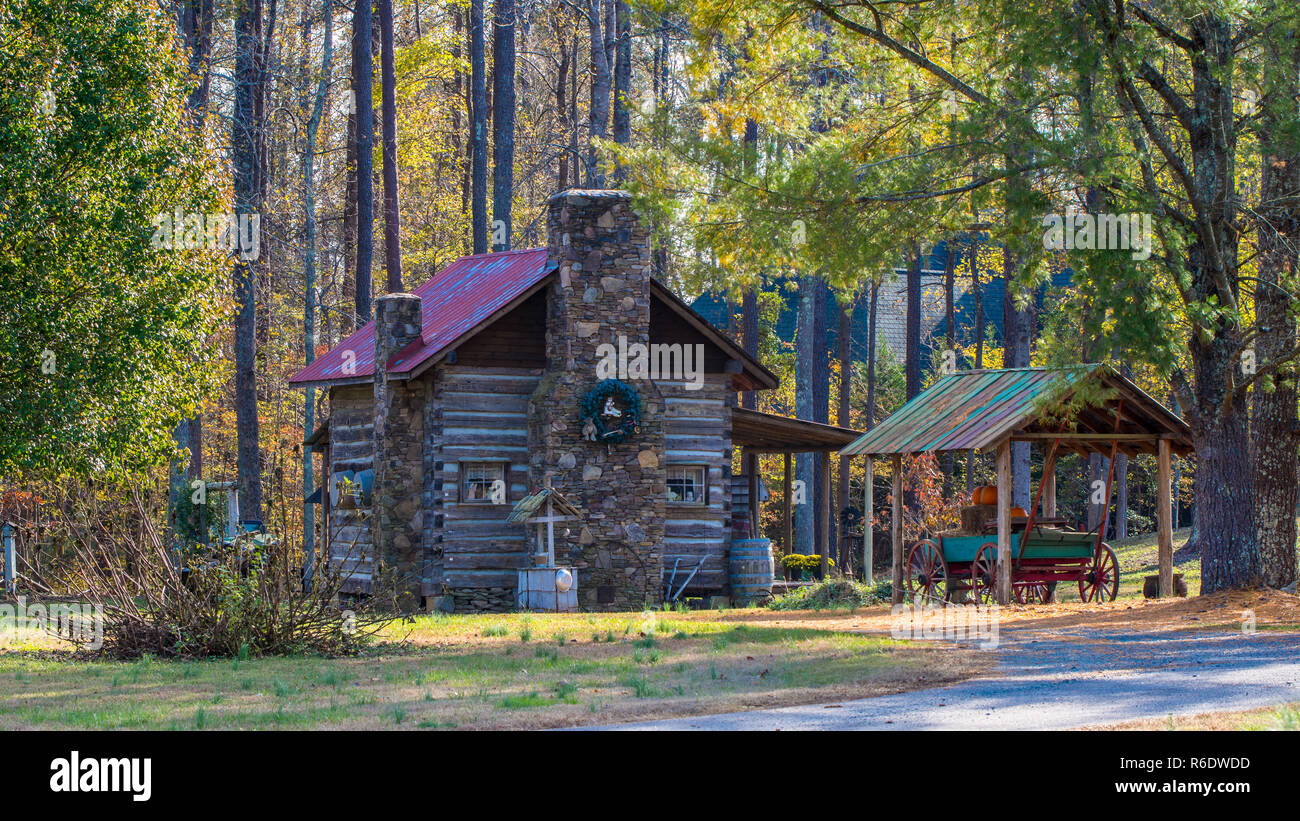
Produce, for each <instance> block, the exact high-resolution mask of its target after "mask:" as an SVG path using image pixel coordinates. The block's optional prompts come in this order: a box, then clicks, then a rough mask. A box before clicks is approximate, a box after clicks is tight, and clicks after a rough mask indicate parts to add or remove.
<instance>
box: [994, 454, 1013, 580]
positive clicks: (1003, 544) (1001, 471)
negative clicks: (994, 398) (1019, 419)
mask: <svg viewBox="0 0 1300 821" xmlns="http://www.w3.org/2000/svg"><path fill="white" fill-rule="evenodd" d="M997 462H998V585H997V599H998V604H1009V603H1010V602H1011V439H1010V438H1007V439H1003V440H1002V441H1001V442H999V443H998V450H997Z"/></svg>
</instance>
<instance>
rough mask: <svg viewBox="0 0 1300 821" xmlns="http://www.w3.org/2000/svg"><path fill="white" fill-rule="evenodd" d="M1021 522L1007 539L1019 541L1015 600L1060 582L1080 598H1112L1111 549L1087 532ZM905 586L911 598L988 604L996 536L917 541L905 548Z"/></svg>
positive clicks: (1115, 584)
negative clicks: (1074, 587)
mask: <svg viewBox="0 0 1300 821" xmlns="http://www.w3.org/2000/svg"><path fill="white" fill-rule="evenodd" d="M1025 524H1027V522H1024V523H1022V524H1021V525H1020V529H1019V530H1018V531H1015V530H1014V528H1015V525H1014V523H1013V541H1015V542H1017V543H1022V547H1021V549H1020V550H1019V551H1018V552H1014V551H1013V552H1014V555H1013V557H1012V561H1011V593H1012V597H1013V598H1014V599H1015V600H1016V601H1017V602H1019V603H1020V604H1031V603H1042V602H1046V601H1049V600H1051V599H1052V597H1053V594H1054V592H1055V590H1056V586H1057V585H1058V584H1060V583H1061V582H1066V583H1069V582H1075V583H1077V584H1078V585H1079V598H1081V599H1082V600H1083V601H1086V602H1092V601H1114V600H1115V596H1116V595H1117V594H1118V592H1119V561H1118V560H1117V559H1116V558H1115V551H1114V550H1111V548H1110V546H1109V545H1107V544H1106V543H1104V542H1098V541H1097V539H1096V536H1094V534H1092V533H1076V532H1071V531H1068V530H1061V529H1058V528H1050V527H1042V526H1035V527H1033V528H1029V529H1028V530H1026V527H1025ZM1026 532H1028V533H1029V537H1028V538H1027V539H1026V538H1025V533H1026ZM905 573H906V585H907V591H908V592H909V593H910V594H911V596H912V600H913V601H924V602H936V603H937V602H940V601H953V600H955V599H959V598H962V597H963V595H964V597H965V598H967V599H968V600H972V601H974V602H976V603H980V604H988V603H990V602H992V601H993V600H994V599H995V598H996V591H997V578H998V543H997V537H996V535H995V536H993V538H992V539H990V538H989V536H987V535H974V536H967V535H939V536H936V537H935V538H933V539H922V540H921V541H919V542H917V543H916V544H915V545H913V546H912V548H911V550H910V551H908V557H907V568H906V570H905Z"/></svg>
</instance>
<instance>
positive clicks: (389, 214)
mask: <svg viewBox="0 0 1300 821" xmlns="http://www.w3.org/2000/svg"><path fill="white" fill-rule="evenodd" d="M379 39H380V56H379V62H380V72H381V78H380V83H381V85H382V86H383V88H382V91H381V96H382V98H383V101H382V103H381V107H382V112H381V116H382V120H383V132H384V134H383V140H384V148H383V152H384V271H385V273H386V274H387V279H388V282H387V285H388V292H389V293H400V292H401V291H402V212H401V209H400V208H399V207H398V200H397V65H396V59H397V58H396V55H394V53H393V46H394V44H393V0H379Z"/></svg>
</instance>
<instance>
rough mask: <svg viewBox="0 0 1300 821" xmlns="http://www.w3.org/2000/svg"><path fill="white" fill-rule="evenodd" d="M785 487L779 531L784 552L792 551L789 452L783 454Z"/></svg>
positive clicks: (792, 532)
mask: <svg viewBox="0 0 1300 821" xmlns="http://www.w3.org/2000/svg"><path fill="white" fill-rule="evenodd" d="M782 486H783V487H784V488H785V511H784V518H783V519H782V520H781V525H782V527H781V531H782V533H783V534H784V535H785V552H786V553H790V552H793V551H794V515H793V514H792V513H791V507H790V493H791V492H792V490H791V487H790V454H789V453H786V455H785V481H784V482H783V483H782Z"/></svg>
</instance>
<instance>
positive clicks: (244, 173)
mask: <svg viewBox="0 0 1300 821" xmlns="http://www.w3.org/2000/svg"><path fill="white" fill-rule="evenodd" d="M261 39H262V2H261V0H247V3H246V4H245V5H243V6H241V7H240V14H239V17H238V18H236V20H235V109H234V119H233V121H232V124H231V141H232V143H233V145H232V154H233V158H234V191H235V211H236V213H238V214H239V215H240V216H241V218H251V217H252V216H255V215H257V214H258V213H259V212H260V211H261V204H262V203H261V191H262V190H263V187H262V175H263V173H264V170H265V169H264V167H263V165H262V163H263V160H264V159H265V157H264V155H263V154H262V153H261V151H260V150H259V149H260V145H261V139H262V137H261V132H262V128H263V122H262V121H261V119H260V117H259V116H258V112H259V110H260V108H261V107H260V105H259V104H258V98H259V97H260V96H261V94H262V89H263V84H264V79H265V77H264V74H263V72H262V43H261ZM256 265H257V262H256V260H254V259H246V258H244V257H243V256H241V255H237V256H236V258H235V263H234V288H235V309H236V313H235V431H236V433H235V435H236V440H237V444H236V451H237V455H236V470H237V476H238V484H239V511H240V515H241V516H242V517H243V518H245V519H258V520H260V519H261V518H262V476H261V456H260V452H259V449H258V419H257V373H256V370H255V367H256V364H255V363H256V353H257V352H256V344H257V343H256V339H255V337H254V333H255V329H256V318H257V315H256V304H257V302H256V294H255V283H256V277H257V271H256Z"/></svg>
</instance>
